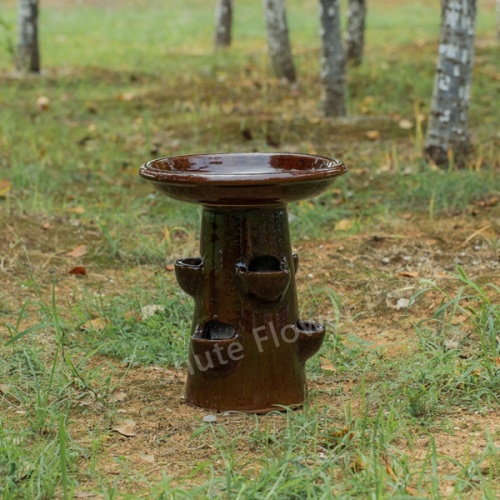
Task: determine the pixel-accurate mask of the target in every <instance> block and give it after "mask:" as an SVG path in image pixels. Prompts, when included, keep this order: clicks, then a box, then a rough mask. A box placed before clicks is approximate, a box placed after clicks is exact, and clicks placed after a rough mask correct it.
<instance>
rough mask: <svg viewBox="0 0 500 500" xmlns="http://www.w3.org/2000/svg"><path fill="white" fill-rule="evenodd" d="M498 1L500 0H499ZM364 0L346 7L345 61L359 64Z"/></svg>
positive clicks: (362, 42)
mask: <svg viewBox="0 0 500 500" xmlns="http://www.w3.org/2000/svg"><path fill="white" fill-rule="evenodd" d="M499 1H500V0H499ZM365 19H366V0H349V6H348V9H347V32H346V45H347V49H346V56H347V61H348V62H350V63H352V64H353V65H354V66H359V65H360V64H361V61H362V60H363V51H364V46H365Z"/></svg>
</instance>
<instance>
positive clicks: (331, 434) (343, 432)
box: [322, 427, 353, 448]
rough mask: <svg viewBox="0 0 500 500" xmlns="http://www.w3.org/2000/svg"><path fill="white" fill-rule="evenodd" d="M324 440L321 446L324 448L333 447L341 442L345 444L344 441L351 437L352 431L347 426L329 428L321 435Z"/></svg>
mask: <svg viewBox="0 0 500 500" xmlns="http://www.w3.org/2000/svg"><path fill="white" fill-rule="evenodd" d="M322 438H323V440H324V442H323V446H325V447H326V448H334V447H335V446H339V445H341V444H345V442H346V441H348V440H351V439H352V438H353V433H352V432H351V431H350V430H349V428H348V427H342V428H333V429H330V430H329V431H328V432H327V433H326V434H324V435H323V436H322Z"/></svg>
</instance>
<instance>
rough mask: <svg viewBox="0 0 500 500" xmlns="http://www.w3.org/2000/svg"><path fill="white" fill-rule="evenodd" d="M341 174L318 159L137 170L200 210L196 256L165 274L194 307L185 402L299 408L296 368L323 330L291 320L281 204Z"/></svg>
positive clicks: (183, 161)
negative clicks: (171, 274)
mask: <svg viewBox="0 0 500 500" xmlns="http://www.w3.org/2000/svg"><path fill="white" fill-rule="evenodd" d="M345 171H346V169H345V167H344V165H343V164H342V163H340V162H338V161H337V160H330V159H328V158H322V157H316V156H308V155H295V154H252V153H250V154H222V155H193V156H182V157H172V158H161V159H159V160H153V161H151V162H148V163H146V164H145V165H143V166H142V167H141V170H140V175H141V176H142V177H144V178H146V179H148V180H151V181H153V183H154V184H155V186H156V187H157V188H158V189H159V190H160V191H162V192H163V193H165V194H167V195H168V196H171V197H172V198H176V199H180V200H184V201H189V202H193V203H200V204H202V205H203V206H204V208H203V214H202V228H201V239H200V256H199V257H194V258H187V259H180V260H178V261H177V262H176V265H175V271H176V277H177V280H178V282H179V285H180V286H181V288H182V289H183V290H184V291H185V292H186V293H187V294H189V295H191V296H192V297H193V298H194V302H195V308H194V315H193V325H192V330H191V347H190V352H189V362H188V366H189V374H188V380H187V387H186V400H187V402H189V403H191V404H194V405H197V406H201V407H204V408H208V409H212V410H218V411H225V410H237V411H245V412H256V413H262V412H266V411H271V410H276V409H281V408H282V407H283V406H297V405H301V404H302V403H303V402H304V398H305V395H306V375H305V362H306V360H307V359H308V358H310V357H311V356H312V355H314V354H315V353H316V352H317V351H318V349H319V348H320V347H321V344H322V342H323V339H324V335H325V329H324V327H323V326H322V325H320V324H318V323H315V322H313V321H301V320H300V319H299V313H298V305H297V291H296V285H295V273H296V271H297V268H298V255H297V254H293V253H292V251H291V244H290V236H289V229H288V215H287V211H286V205H285V204H286V203H287V202H288V201H293V200H298V199H301V198H306V197H309V196H313V195H315V194H318V193H319V192H321V191H322V190H324V189H326V188H327V187H328V186H329V185H330V184H332V183H333V182H334V180H335V178H336V177H337V176H339V175H341V174H342V173H344V172H345Z"/></svg>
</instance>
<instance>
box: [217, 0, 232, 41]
mask: <svg viewBox="0 0 500 500" xmlns="http://www.w3.org/2000/svg"><path fill="white" fill-rule="evenodd" d="M232 21H233V0H219V3H218V4H217V9H216V12H215V48H216V49H218V48H223V47H229V45H231V28H232Z"/></svg>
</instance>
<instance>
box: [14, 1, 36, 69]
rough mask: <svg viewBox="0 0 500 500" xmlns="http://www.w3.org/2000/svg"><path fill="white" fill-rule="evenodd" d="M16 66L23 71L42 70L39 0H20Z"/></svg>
mask: <svg viewBox="0 0 500 500" xmlns="http://www.w3.org/2000/svg"><path fill="white" fill-rule="evenodd" d="M16 68H17V70H18V71H20V72H23V73H26V72H32V73H39V72H40V52H39V48H38V0H18V35H17V48H16Z"/></svg>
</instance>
